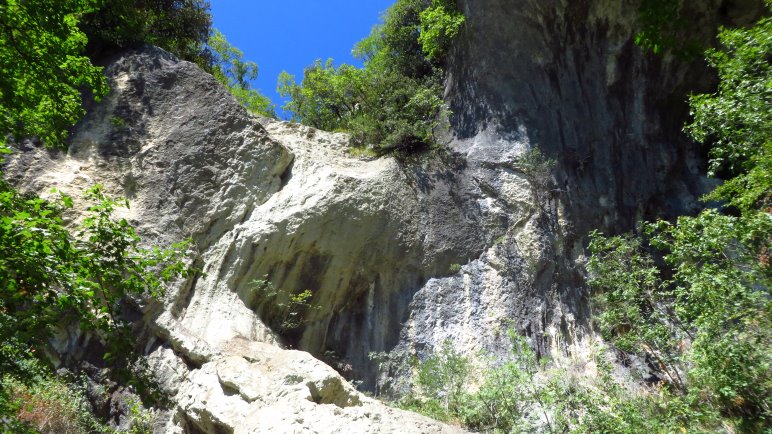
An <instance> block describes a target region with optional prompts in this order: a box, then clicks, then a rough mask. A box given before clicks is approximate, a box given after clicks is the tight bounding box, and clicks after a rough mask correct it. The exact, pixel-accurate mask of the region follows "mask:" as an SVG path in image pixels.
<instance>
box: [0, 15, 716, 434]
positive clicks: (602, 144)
mask: <svg viewBox="0 0 772 434" xmlns="http://www.w3.org/2000/svg"><path fill="white" fill-rule="evenodd" d="M709 3H710V4H709ZM715 3H718V2H715ZM460 5H461V7H462V9H463V10H464V13H465V14H466V16H467V24H466V26H465V29H464V31H463V32H462V34H461V35H460V37H459V39H458V41H457V43H456V46H455V47H454V48H453V50H452V51H451V54H450V63H449V79H448V85H447V88H446V99H447V101H448V102H449V105H450V106H451V109H452V110H453V113H454V115H453V116H452V117H451V119H450V128H449V130H448V132H447V142H448V148H449V149H450V152H449V153H448V154H446V155H442V156H433V157H432V158H424V159H423V160H421V159H419V160H418V161H417V162H409V163H406V162H398V161H396V160H394V159H392V158H380V159H374V160H373V159H361V158H356V157H353V156H351V155H349V154H348V153H347V148H346V142H347V138H346V137H345V135H342V134H333V133H326V132H322V131H316V130H314V129H310V128H307V127H303V126H299V125H296V124H291V123H285V122H276V121H273V120H267V119H259V120H258V119H255V118H253V117H251V116H249V115H248V114H247V113H246V111H245V110H244V109H243V108H242V107H240V106H239V105H238V103H237V102H236V101H234V100H233V99H232V98H231V97H230V96H229V95H228V94H227V92H226V91H225V90H224V89H222V88H221V87H220V86H219V85H218V84H217V82H216V81H215V80H214V79H213V78H212V77H211V76H209V75H207V74H206V73H204V72H202V71H201V70H199V69H198V68H197V67H196V66H195V65H192V64H190V63H187V62H181V61H178V60H176V59H174V58H173V57H171V56H170V55H168V54H167V53H165V52H163V51H161V50H158V49H152V48H146V49H143V50H139V51H134V52H128V53H124V54H122V55H120V56H118V57H116V58H115V59H114V60H113V61H112V62H110V64H109V66H108V67H107V68H106V73H107V75H108V76H109V77H110V80H111V83H112V93H111V94H110V95H109V96H108V97H106V98H105V99H104V100H103V101H102V102H100V103H99V104H94V105H93V107H91V108H90V110H89V114H88V115H87V118H86V119H85V120H84V121H83V122H82V123H81V124H80V125H79V126H78V127H77V129H76V131H75V133H74V135H73V137H72V146H71V148H70V150H69V152H68V153H66V154H58V153H50V152H47V151H44V150H41V149H38V148H35V147H33V146H26V147H25V148H23V149H22V151H24V152H18V153H17V154H16V156H15V157H14V159H13V160H12V161H10V162H9V164H8V167H7V168H6V171H7V173H8V177H9V179H11V180H13V182H15V183H16V184H17V185H18V186H21V187H22V188H24V189H29V190H34V191H37V192H45V191H48V190H49V189H50V187H52V186H56V187H57V188H59V189H61V190H63V191H65V192H70V193H75V192H77V191H79V190H82V189H84V188H85V187H87V186H89V185H91V184H92V183H94V182H101V183H103V184H105V186H106V188H107V190H108V192H111V193H113V194H115V195H123V196H126V197H128V198H129V199H130V200H131V203H132V207H131V209H130V210H128V211H125V216H126V217H127V218H128V219H129V220H130V222H131V223H132V224H134V225H135V226H136V227H138V231H139V233H140V234H141V235H142V236H143V237H144V238H145V239H146V240H147V241H148V242H149V243H152V244H168V243H170V242H172V241H178V240H180V239H183V238H187V237H190V238H191V239H192V241H193V245H194V247H195V253H194V256H193V260H192V262H193V265H194V266H196V267H197V268H200V269H201V271H202V272H201V273H198V274H197V275H196V276H194V277H193V278H191V279H189V280H187V281H184V282H179V283H178V284H177V285H175V286H174V287H173V288H171V290H170V291H169V292H168V293H167V295H166V297H165V299H164V300H162V302H158V303H150V304H148V305H146V306H143V307H142V309H141V314H142V318H143V319H142V321H141V324H143V327H142V329H143V332H142V336H143V339H144V341H145V342H146V344H147V345H146V352H147V354H148V359H149V361H150V362H151V366H153V367H154V369H155V370H156V372H157V373H158V374H159V377H160V378H162V380H163V382H164V385H165V387H166V389H167V392H168V393H169V395H170V396H171V397H172V399H173V400H174V402H175V403H176V406H175V407H174V408H173V410H172V411H170V412H168V413H166V415H165V417H164V419H163V420H162V422H163V423H162V424H161V425H162V426H159V431H160V432H206V433H218V432H245V433H246V432H446V431H447V432H450V431H453V428H450V427H447V426H444V425H441V424H437V423H434V422H431V421H429V420H427V419H425V418H422V417H419V416H416V415H413V414H410V413H407V412H401V411H397V410H393V409H389V408H387V407H385V406H383V405H381V404H378V403H377V402H375V401H372V400H370V399H368V398H366V397H364V396H363V395H361V394H359V393H358V392H356V391H355V390H354V389H353V388H352V386H350V385H349V384H348V383H347V382H346V381H345V380H344V379H343V378H342V377H341V376H340V375H339V374H338V373H336V372H335V371H334V370H333V369H332V368H330V367H329V366H325V365H324V364H323V363H322V362H320V361H318V360H316V359H314V358H312V357H311V356H310V355H309V354H308V353H311V354H314V355H316V356H317V357H319V358H322V359H324V360H325V361H327V362H328V363H329V364H330V365H332V366H334V367H335V368H336V369H337V370H338V371H339V372H342V373H344V374H345V375H346V376H347V377H349V378H350V379H357V380H361V381H363V384H362V385H363V387H364V388H372V386H373V384H374V380H375V378H376V365H375V363H374V362H372V361H371V360H370V359H369V357H368V354H369V353H371V352H383V351H393V352H394V354H401V353H402V352H407V353H416V354H418V355H419V357H423V356H425V355H426V354H428V353H429V352H431V351H432V350H433V349H434V348H435V347H437V346H438V345H439V344H440V343H442V342H443V341H445V340H451V341H453V343H454V344H455V346H456V347H457V348H459V349H462V350H465V351H468V352H469V353H470V354H472V353H474V352H475V351H478V350H483V351H487V352H489V353H494V354H495V353H498V352H503V351H506V350H507V346H506V344H505V341H506V339H505V338H504V336H506V334H505V333H503V332H504V331H505V330H506V329H508V328H512V327H514V328H516V329H517V330H518V331H519V332H521V333H523V334H525V335H527V336H528V337H529V338H530V339H531V342H532V344H533V346H534V347H535V348H537V350H538V351H539V352H542V353H543V352H548V351H556V350H559V351H566V350H568V349H569V348H570V347H571V346H575V345H581V340H582V338H583V336H585V335H587V334H588V333H589V332H590V331H589V327H588V325H587V324H586V320H587V318H588V316H589V315H588V312H587V309H588V308H587V291H586V288H585V285H584V284H583V276H582V271H581V270H582V262H583V252H584V250H583V246H584V242H585V241H586V234H587V233H588V231H589V230H591V229H602V230H606V231H610V232H620V231H625V230H629V229H631V228H632V227H633V224H634V222H635V221H636V220H637V219H640V218H650V217H654V216H659V215H664V216H667V215H672V214H674V213H683V212H688V211H689V210H694V209H696V208H697V207H698V203H697V201H696V200H695V198H696V197H698V196H699V195H700V194H701V193H702V192H704V191H705V190H706V188H707V185H706V180H705V178H704V176H703V159H702V157H701V153H700V151H699V149H698V148H696V147H694V146H692V145H690V144H688V143H686V141H685V139H684V137H683V136H682V134H681V133H680V125H681V124H682V123H683V121H684V120H685V114H686V112H685V110H686V109H685V104H684V102H683V101H682V100H681V98H682V95H684V94H686V90H687V89H691V88H695V89H700V88H701V87H704V86H707V84H708V83H709V82H710V78H709V76H708V75H706V73H705V71H704V66H702V65H700V64H699V63H698V62H697V63H687V62H682V61H677V60H676V59H673V58H670V57H665V58H655V57H651V56H647V55H645V54H644V53H642V52H641V51H640V49H638V48H637V47H635V46H634V45H633V43H632V39H631V38H632V36H633V35H634V33H635V29H634V16H635V15H634V11H635V10H636V9H637V2H635V1H624V2H619V1H612V0H595V1H590V0H579V1H571V2H568V1H558V0H554V1H547V2H545V1H532V0H476V1H475V2H472V1H468V0H462V1H460ZM704 6H705V7H704V9H701V10H703V12H704V14H705V17H706V18H705V19H706V20H707V21H706V22H712V21H711V20H714V19H715V16H717V15H716V14H715V13H714V12H715V10H716V9H717V6H718V4H712V2H706V4H705V5H704ZM726 10H728V11H730V12H731V8H729V9H726ZM730 15H731V14H730ZM705 27H706V28H708V27H709V26H708V25H706V26H705ZM531 149H540V150H541V152H542V153H543V154H544V155H546V157H548V158H551V159H553V160H555V164H554V166H553V167H551V170H550V171H548V172H547V173H546V175H545V174H542V175H540V176H537V175H539V174H538V173H537V174H536V175H534V173H533V172H532V171H531V170H530V169H532V168H529V167H525V166H524V165H523V164H524V161H525V160H524V158H523V156H524V155H527V154H528V153H529V150H531ZM305 290H308V291H310V293H311V294H312V296H311V297H310V299H309V300H308V302H309V304H310V306H301V305H298V304H295V305H292V303H289V304H288V296H289V295H291V294H298V293H300V292H301V291H305ZM290 320H292V321H290ZM81 344H82V343H81ZM79 345H80V344H79V343H78V342H77V340H76V341H74V342H72V343H71V345H64V344H63V345H62V346H60V348H61V349H62V351H63V352H70V353H72V352H77V351H78V347H79ZM288 346H289V347H296V348H298V349H300V350H303V351H307V352H308V353H305V352H300V351H295V350H288V349H282V348H283V347H285V348H286V347H288ZM80 347H81V351H82V347H83V345H80Z"/></svg>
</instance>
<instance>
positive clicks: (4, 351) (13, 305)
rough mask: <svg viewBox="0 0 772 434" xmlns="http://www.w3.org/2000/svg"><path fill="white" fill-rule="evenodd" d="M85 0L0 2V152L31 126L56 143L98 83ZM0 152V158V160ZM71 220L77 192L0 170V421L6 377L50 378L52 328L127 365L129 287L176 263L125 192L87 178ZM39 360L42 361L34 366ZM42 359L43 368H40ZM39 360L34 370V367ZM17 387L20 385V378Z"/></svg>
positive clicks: (168, 275)
mask: <svg viewBox="0 0 772 434" xmlns="http://www.w3.org/2000/svg"><path fill="white" fill-rule="evenodd" d="M97 6H98V4H97V2H94V1H88V0H80V1H75V0H63V1H58V0H57V1H48V0H25V1H16V0H7V1H3V2H2V3H1V4H0V19H1V20H2V21H0V32H2V35H1V37H0V67H1V68H2V75H0V101H1V102H2V115H1V117H0V154H7V153H9V152H10V151H9V148H8V147H7V146H6V145H5V140H6V138H7V137H8V136H15V137H17V138H24V137H37V138H38V139H40V140H41V141H42V143H43V144H45V145H46V146H48V147H58V148H62V147H64V146H65V139H66V137H67V134H68V128H69V127H70V126H72V125H73V124H74V123H75V122H76V121H77V120H78V119H79V118H80V117H81V116H82V115H83V108H82V106H81V104H82V96H81V92H82V91H88V92H91V93H92V94H93V95H94V96H96V97H97V98H98V97H99V96H101V95H103V94H104V93H105V92H106V91H107V87H106V80H105V78H104V76H103V75H102V74H101V68H98V67H95V66H93V65H92V63H91V61H90V60H89V58H88V57H86V56H84V55H82V52H83V49H84V47H85V45H86V36H85V35H84V33H83V32H82V31H81V30H79V27H78V25H79V20H80V19H81V18H82V17H83V16H84V15H85V14H89V13H94V11H96V10H97V9H96V7H97ZM0 164H2V160H0ZM86 196H87V197H86V199H87V200H89V201H91V202H92V204H91V206H89V207H88V214H87V215H86V216H84V218H83V220H82V221H81V222H80V224H79V225H77V226H76V227H73V226H74V225H73V224H67V223H66V221H65V218H64V215H65V214H66V213H67V212H68V211H67V210H68V209H70V208H72V207H73V204H74V200H73V199H72V198H70V197H68V196H66V195H63V194H58V197H56V198H54V199H51V200H45V199H42V198H40V197H37V196H36V195H34V194H22V193H20V192H18V191H17V190H16V189H14V188H13V187H12V186H11V185H10V184H8V182H7V181H6V180H5V178H4V177H0V373H1V374H2V378H1V379H0V380H1V381H0V427H1V428H2V430H3V431H6V430H12V431H16V432H20V430H25V429H26V428H25V427H24V424H23V423H21V422H20V421H19V420H18V419H17V418H16V416H18V415H19V413H17V412H18V411H21V410H24V408H20V407H19V406H18V405H17V404H16V401H15V400H14V398H13V396H12V395H11V392H13V391H11V390H9V387H6V386H7V385H8V384H12V383H14V382H15V383H20V384H28V385H29V386H30V388H29V389H28V390H39V388H38V389H35V387H37V386H39V385H40V382H41V381H45V379H46V378H50V377H49V376H50V375H51V373H50V370H47V369H46V368H45V367H46V366H48V365H47V363H48V358H47V354H48V342H49V339H50V338H51V336H52V334H53V333H54V332H55V331H56V329H57V328H60V327H66V326H70V325H73V324H74V325H76V326H77V327H79V329H80V330H81V331H82V332H84V333H91V334H92V335H93V336H94V337H95V338H96V339H97V340H99V341H101V343H102V344H103V346H104V349H105V354H104V358H105V360H106V362H107V363H108V364H109V366H111V367H112V368H113V373H115V374H117V375H118V376H122V375H124V374H130V373H132V372H133V373H134V375H129V377H128V378H126V377H124V378H123V380H125V381H126V382H127V383H128V384H135V385H137V386H141V385H142V384H144V383H143V381H142V378H141V377H138V376H136V373H137V372H136V368H137V367H138V365H137V364H135V363H134V362H135V361H136V360H137V352H136V351H134V339H133V337H132V334H131V324H130V323H129V322H127V321H125V320H124V319H123V318H122V316H121V312H122V306H123V305H122V301H123V300H125V299H126V298H127V297H129V298H138V297H144V296H157V295H159V294H160V292H161V290H162V289H163V285H164V283H165V282H167V281H169V280H170V279H172V278H174V277H176V276H178V275H181V274H185V273H186V272H187V270H186V269H185V267H184V266H183V263H182V261H181V259H182V255H183V250H184V246H183V245H177V246H173V247H172V248H171V249H158V248H154V249H149V250H148V249H143V248H141V247H140V240H139V238H138V237H137V235H136V233H135V232H134V230H133V228H132V227H131V226H130V225H129V223H128V222H127V221H126V220H124V219H114V218H113V217H112V214H113V212H114V211H115V209H116V208H117V207H118V206H121V205H125V206H128V204H127V203H126V202H125V201H124V200H113V199H110V198H108V197H107V196H105V194H104V193H103V191H102V189H101V187H99V186H95V187H93V188H92V189H90V190H89V191H88V192H87V194H86ZM39 367H42V368H39ZM41 369H42V371H41ZM41 372H42V373H41ZM17 389H18V388H17Z"/></svg>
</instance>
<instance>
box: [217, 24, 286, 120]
mask: <svg viewBox="0 0 772 434" xmlns="http://www.w3.org/2000/svg"><path fill="white" fill-rule="evenodd" d="M207 45H208V46H209V49H210V51H211V54H212V65H213V66H212V73H213V75H214V78H216V79H217V81H219V82H220V83H222V85H223V86H225V87H226V88H227V89H228V91H229V92H230V93H231V94H232V95H233V96H234V97H235V98H236V100H237V101H238V102H240V103H241V104H243V105H244V107H246V108H247V110H248V111H249V112H250V113H254V114H257V115H261V116H266V117H276V111H275V105H274V104H273V103H272V102H271V100H270V99H269V98H268V97H266V96H265V95H263V94H261V93H260V92H258V91H257V90H256V89H254V88H252V85H251V84H250V81H252V80H255V79H257V71H258V69H257V64H256V63H255V62H249V61H244V60H243V58H244V53H242V52H241V50H239V49H238V48H236V47H234V46H233V45H231V44H230V43H229V42H228V41H227V40H226V39H225V35H223V34H222V33H220V31H218V30H214V32H213V33H212V36H211V37H210V38H209V41H208V42H207Z"/></svg>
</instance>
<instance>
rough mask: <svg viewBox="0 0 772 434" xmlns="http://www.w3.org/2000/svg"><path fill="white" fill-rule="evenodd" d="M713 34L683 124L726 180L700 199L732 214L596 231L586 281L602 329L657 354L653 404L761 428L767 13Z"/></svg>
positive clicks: (766, 364)
mask: <svg viewBox="0 0 772 434" xmlns="http://www.w3.org/2000/svg"><path fill="white" fill-rule="evenodd" d="M719 39H720V41H721V43H722V46H723V47H722V49H721V50H710V51H709V52H708V61H709V62H710V64H711V65H712V66H713V67H715V68H716V69H717V71H718V73H719V77H720V79H721V82H720V85H719V89H718V91H717V92H716V93H714V94H707V95H695V96H692V97H691V98H690V104H691V108H692V114H693V116H694V121H693V122H692V123H690V124H689V125H687V127H686V131H687V132H688V133H689V134H690V135H691V136H692V137H693V138H695V139H697V140H699V141H704V142H707V143H708V144H710V145H711V154H710V155H711V161H710V166H711V173H712V174H714V175H724V176H727V177H728V178H729V179H728V180H727V181H726V182H725V183H724V184H723V185H721V186H719V187H718V188H717V189H715V190H714V191H713V192H712V193H711V194H709V195H708V196H707V197H706V199H709V200H720V201H724V202H725V203H726V204H727V205H729V206H730V207H734V208H735V212H734V215H726V214H723V213H721V212H720V211H718V210H715V209H709V210H705V211H703V212H701V213H700V214H699V215H697V216H694V217H689V216H682V217H680V218H678V220H677V221H676V222H674V223H670V222H666V221H657V222H654V223H646V224H644V225H643V231H642V235H641V236H639V237H632V236H621V237H612V238H604V237H602V236H600V235H599V234H594V235H593V241H592V243H591V244H590V249H591V251H592V252H593V257H592V259H591V260H590V262H589V271H590V272H591V280H590V283H591V284H592V285H593V286H594V287H595V288H596V290H598V291H599V295H598V296H597V297H596V298H595V300H596V307H597V308H598V309H599V310H600V314H599V316H598V324H599V326H600V328H601V331H602V332H603V334H604V336H605V337H606V338H607V339H609V341H610V342H612V343H613V344H614V345H615V347H616V348H617V349H618V350H620V351H623V352H626V353H629V354H634V355H639V356H644V357H646V358H648V359H651V360H655V361H656V363H655V364H654V365H653V366H655V367H656V369H657V370H658V371H659V373H660V375H662V377H663V380H664V382H665V384H666V385H667V386H666V387H667V390H668V393H669V395H668V396H669V398H668V399H666V400H664V401H663V402H662V403H661V404H660V405H661V406H664V407H672V408H679V409H680V410H679V411H680V412H681V414H686V415H690V418H687V419H690V420H691V421H690V422H688V423H687V422H684V424H683V425H685V426H687V427H700V429H707V428H710V427H713V428H715V427H719V426H721V425H722V424H724V425H725V424H731V425H734V426H735V427H736V428H737V429H739V430H741V431H743V432H762V431H764V430H769V429H770V427H772V411H770V405H772V402H770V396H772V375H770V369H769V368H770V366H772V354H770V351H769V348H768V346H769V345H768V344H769V342H771V341H772V316H771V314H772V302H771V301H770V300H772V299H771V298H770V292H769V290H770V286H771V285H772V268H771V267H770V263H769V262H770V261H769V256H770V248H771V247H772V213H771V212H770V211H771V210H770V208H769V206H770V167H772V155H771V154H770V143H771V142H772V140H771V139H770V137H771V136H770V132H771V131H772V128H771V126H772V124H770V116H769V115H770V112H769V105H770V95H771V94H770V88H771V86H772V81H770V68H769V59H770V53H771V51H770V49H771V48H772V27H771V26H770V20H769V19H768V18H764V19H762V20H760V21H759V22H758V23H757V24H756V25H755V26H753V27H751V28H747V29H722V30H721V31H720V34H719ZM660 258H661V260H660Z"/></svg>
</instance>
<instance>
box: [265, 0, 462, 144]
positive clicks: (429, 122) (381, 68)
mask: <svg viewBox="0 0 772 434" xmlns="http://www.w3.org/2000/svg"><path fill="white" fill-rule="evenodd" d="M462 23H463V15H461V14H460V13H459V12H458V10H457V9H455V5H454V4H453V3H452V2H449V1H435V2H434V3H432V4H431V6H427V4H426V3H425V2H424V1H422V0H399V1H397V2H396V3H395V4H394V5H393V6H392V7H391V8H389V10H388V11H387V12H386V14H385V16H384V22H383V24H381V25H378V26H375V27H374V28H373V31H372V33H371V34H370V36H368V37H367V38H365V39H364V40H362V41H361V42H359V43H358V44H357V46H356V47H355V49H354V53H355V55H356V56H357V57H359V58H360V59H362V60H363V61H364V64H365V66H364V68H356V67H354V66H351V65H340V66H337V67H336V66H335V65H334V64H333V62H332V60H328V61H327V62H325V63H323V62H322V61H321V60H317V61H316V62H315V63H314V64H313V65H311V66H309V67H308V68H306V70H305V72H304V75H303V80H302V81H301V83H300V84H298V83H296V81H295V78H294V77H292V76H290V75H289V74H287V73H283V74H282V75H281V76H280V78H279V93H280V94H281V95H282V96H288V97H289V98H290V101H289V102H288V103H287V104H286V105H285V107H284V108H285V109H286V110H288V111H291V112H292V113H293V119H294V120H297V121H300V122H302V123H304V124H306V125H310V126H313V127H315V128H320V129H325V130H343V131H348V132H350V133H351V139H352V144H353V145H354V146H370V147H372V148H373V149H374V150H376V151H377V152H394V151H402V152H411V151H415V150H419V149H422V148H424V147H427V146H429V145H431V144H433V143H434V136H433V130H434V128H435V126H436V122H437V120H438V119H439V118H441V116H442V115H443V112H444V104H443V101H442V80H443V75H444V74H443V71H442V55H443V53H444V52H445V50H446V49H447V46H448V45H449V43H450V41H451V40H452V38H453V37H455V35H456V34H457V33H458V30H459V28H460V26H461V25H462Z"/></svg>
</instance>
